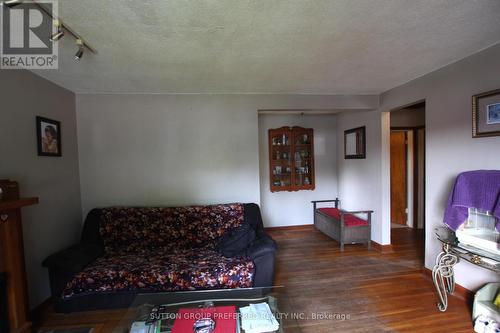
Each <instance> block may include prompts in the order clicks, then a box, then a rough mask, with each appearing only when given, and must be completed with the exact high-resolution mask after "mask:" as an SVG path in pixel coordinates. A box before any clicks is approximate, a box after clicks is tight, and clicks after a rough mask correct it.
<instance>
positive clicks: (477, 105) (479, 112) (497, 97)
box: [472, 89, 500, 138]
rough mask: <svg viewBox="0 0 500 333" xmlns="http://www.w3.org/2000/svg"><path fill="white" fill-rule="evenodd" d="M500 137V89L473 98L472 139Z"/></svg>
mask: <svg viewBox="0 0 500 333" xmlns="http://www.w3.org/2000/svg"><path fill="white" fill-rule="evenodd" d="M490 136H500V89H496V90H491V91H487V92H484V93H481V94H477V95H474V96H472V137H473V138H483V137H490Z"/></svg>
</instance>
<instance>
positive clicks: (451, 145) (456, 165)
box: [339, 44, 500, 289]
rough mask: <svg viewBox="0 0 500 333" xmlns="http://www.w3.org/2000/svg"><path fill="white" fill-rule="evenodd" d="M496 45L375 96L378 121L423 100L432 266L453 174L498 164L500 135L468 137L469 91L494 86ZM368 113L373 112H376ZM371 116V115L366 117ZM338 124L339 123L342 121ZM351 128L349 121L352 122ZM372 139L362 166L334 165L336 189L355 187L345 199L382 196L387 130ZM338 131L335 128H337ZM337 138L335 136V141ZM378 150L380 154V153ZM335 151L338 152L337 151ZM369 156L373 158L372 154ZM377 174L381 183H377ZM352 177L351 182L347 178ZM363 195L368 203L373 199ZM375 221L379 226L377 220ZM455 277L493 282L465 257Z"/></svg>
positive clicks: (469, 284)
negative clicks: (378, 98)
mask: <svg viewBox="0 0 500 333" xmlns="http://www.w3.org/2000/svg"><path fill="white" fill-rule="evenodd" d="M498 73H500V44H497V45H495V46H493V47H491V48H489V49H486V50H484V51H482V52H480V53H477V54H475V55H473V56H470V57H468V58H466V59H463V60H461V61H459V62H456V63H454V64H451V65H449V66H447V67H444V68H442V69H440V70H437V71H435V72H432V73H430V74H428V75H425V76H423V77H421V78H418V79H416V80H413V81H411V82H409V83H407V84H404V85H402V86H399V87H397V88H394V89H392V90H390V91H387V92H385V93H384V94H382V96H381V108H380V111H382V113H379V117H380V118H381V119H382V123H384V121H386V119H387V117H388V113H387V112H386V111H390V110H393V109H395V108H398V107H400V106H403V105H408V104H410V103H414V102H416V101H420V100H424V99H425V101H426V157H427V159H426V244H425V246H426V254H425V266H426V267H427V268H432V266H433V264H434V260H435V258H436V255H437V253H438V252H439V251H440V250H441V245H440V243H439V242H438V241H437V240H436V237H435V236H434V228H435V227H437V226H440V225H442V220H443V212H444V208H445V205H446V201H447V198H448V195H449V192H450V190H451V187H452V184H453V181H454V179H455V177H456V175H457V174H458V173H460V172H462V171H467V170H475V169H499V168H500V154H498V145H499V143H500V137H491V138H481V139H473V138H472V137H471V129H472V124H471V96H472V95H474V94H477V93H480V92H484V91H488V90H492V89H498V88H499V87H500V76H499V75H498ZM374 114H377V113H376V112H375V113H374ZM351 116H353V117H354V118H355V119H352V118H350V119H349V123H348V125H349V126H351V125H358V126H359V125H361V124H363V123H364V122H368V123H370V124H373V126H376V125H377V123H378V118H377V117H376V116H372V117H370V118H369V119H367V120H364V118H365V117H366V115H358V114H353V115H351ZM371 118H375V119H371ZM339 124H342V127H341V128H345V127H346V126H345V123H344V122H343V121H340V120H339ZM352 127H354V126H352ZM386 127H387V128H388V127H389V124H388V123H387V124H386V125H384V127H383V129H382V131H379V132H378V134H376V135H375V136H374V137H372V140H373V141H374V142H381V145H382V146H381V148H377V147H375V145H376V144H374V145H373V146H370V145H368V148H367V150H368V151H367V154H368V159H367V160H360V161H357V162H358V163H361V164H363V165H356V164H355V163H356V162H354V164H352V163H350V164H348V165H342V164H339V175H340V177H339V193H340V195H341V197H343V198H344V200H346V192H345V190H344V187H345V186H355V187H356V189H351V190H350V192H349V193H350V197H349V199H348V200H349V201H350V202H351V203H352V202H353V201H354V202H355V201H356V200H358V198H356V197H355V195H356V194H358V193H362V191H363V190H364V189H367V190H369V191H370V194H371V196H373V197H383V198H387V197H388V194H389V186H388V184H390V183H389V182H390V178H389V176H388V175H389V163H388V161H389V156H388V154H386V152H384V150H385V149H386V147H388V146H389V132H388V131H387V130H385V129H384V128H386ZM339 133H340V130H339ZM339 142H340V141H339ZM380 149H382V153H380ZM339 154H340V151H339ZM372 156H373V157H372ZM380 165H382V170H381V171H382V177H366V176H361V177H362V180H357V181H356V180H355V178H354V176H353V173H354V171H353V170H351V169H350V168H351V167H355V168H356V170H360V171H367V170H371V169H372V168H375V169H377V168H379V167H380ZM380 179H382V183H380ZM353 180H354V181H353ZM373 201H374V200H373V199H372V200H369V201H368V202H369V203H371V204H372V203H373V205H375V203H374V202H373ZM388 202H389V199H384V200H383V201H382V207H381V208H382V211H381V212H380V211H379V210H377V213H378V214H380V213H381V214H382V216H383V218H382V220H379V219H377V222H376V223H377V224H379V226H377V227H375V229H382V236H384V237H387V235H386V233H390V227H389V216H390V206H389V205H388V204H387V203H388ZM380 224H381V225H380ZM456 280H457V282H458V283H459V284H461V285H462V286H464V287H466V288H469V289H476V288H478V287H479V286H481V285H482V284H484V283H486V282H489V281H498V276H497V275H496V274H495V273H493V272H491V271H487V270H484V269H481V268H478V267H477V266H474V265H472V264H469V263H467V262H464V261H462V262H461V263H460V264H458V266H457V267H456Z"/></svg>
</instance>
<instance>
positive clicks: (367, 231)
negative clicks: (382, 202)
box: [311, 198, 373, 251]
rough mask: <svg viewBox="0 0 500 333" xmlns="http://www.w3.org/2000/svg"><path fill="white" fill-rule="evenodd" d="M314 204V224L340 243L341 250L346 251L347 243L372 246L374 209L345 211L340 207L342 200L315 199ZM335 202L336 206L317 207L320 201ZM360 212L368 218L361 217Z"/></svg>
mask: <svg viewBox="0 0 500 333" xmlns="http://www.w3.org/2000/svg"><path fill="white" fill-rule="evenodd" d="M311 202H312V204H313V213H314V226H315V227H316V229H318V230H319V231H321V232H323V233H324V234H326V235H328V236H330V237H331V238H333V239H334V240H336V241H337V242H339V243H340V251H344V245H345V244H356V243H363V244H366V246H367V247H368V249H370V248H371V220H372V213H373V211H372V210H361V211H345V210H342V209H340V208H339V206H340V200H339V199H338V198H337V199H335V200H315V201H311ZM324 202H334V203H335V207H334V208H317V204H318V203H324ZM359 214H366V216H367V218H366V220H365V219H362V218H360V217H359V216H357V215H359Z"/></svg>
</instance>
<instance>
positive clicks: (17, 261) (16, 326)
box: [0, 198, 38, 333]
mask: <svg viewBox="0 0 500 333" xmlns="http://www.w3.org/2000/svg"><path fill="white" fill-rule="evenodd" d="M37 203H38V198H24V199H17V200H9V201H0V272H4V273H6V274H7V310H8V322H9V329H10V330H9V332H11V333H28V332H31V322H30V321H29V318H28V310H29V304H28V288H27V286H26V269H25V266H24V244H23V229H22V224H21V223H22V222H21V208H22V207H25V206H30V205H35V204H37ZM1 320H5V319H4V318H1Z"/></svg>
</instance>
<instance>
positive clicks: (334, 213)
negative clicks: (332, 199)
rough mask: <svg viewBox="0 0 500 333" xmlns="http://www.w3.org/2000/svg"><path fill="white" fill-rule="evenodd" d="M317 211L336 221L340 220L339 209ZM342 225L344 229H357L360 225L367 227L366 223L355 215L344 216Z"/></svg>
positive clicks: (320, 209)
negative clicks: (343, 224)
mask: <svg viewBox="0 0 500 333" xmlns="http://www.w3.org/2000/svg"><path fill="white" fill-rule="evenodd" d="M319 211H321V212H323V213H325V214H326V215H328V216H331V217H333V218H335V219H337V220H340V209H337V208H319ZM344 223H345V226H346V227H357V226H362V225H368V221H366V220H363V219H361V218H359V217H357V216H356V215H352V214H344Z"/></svg>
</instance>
